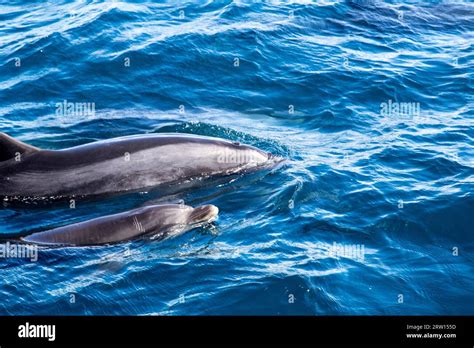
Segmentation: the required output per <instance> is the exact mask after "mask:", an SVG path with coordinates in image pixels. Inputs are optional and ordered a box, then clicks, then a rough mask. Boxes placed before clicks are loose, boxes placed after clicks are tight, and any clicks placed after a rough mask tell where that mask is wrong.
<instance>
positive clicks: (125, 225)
mask: <svg viewBox="0 0 474 348" xmlns="http://www.w3.org/2000/svg"><path fill="white" fill-rule="evenodd" d="M218 213H219V209H218V208H217V207H216V206H214V205H203V206H200V207H196V208H193V207H190V206H187V205H184V204H164V205H153V206H147V207H143V208H138V209H135V210H131V211H128V212H124V213H120V214H115V215H109V216H104V217H100V218H97V219H93V220H89V221H85V222H80V223H77V224H73V225H68V226H64V227H59V228H55V229H53V230H49V231H44V232H37V233H33V234H31V235H29V236H26V237H22V238H20V239H21V240H22V241H23V242H26V243H32V244H39V245H49V246H88V245H104V244H114V243H119V242H123V241H128V240H132V239H136V238H142V237H150V238H153V239H159V240H161V239H165V238H170V237H175V236H177V235H180V234H182V233H184V232H186V231H188V230H190V229H192V228H195V227H197V226H199V225H202V224H204V223H207V222H211V221H213V220H214V219H216V217H217V214H218Z"/></svg>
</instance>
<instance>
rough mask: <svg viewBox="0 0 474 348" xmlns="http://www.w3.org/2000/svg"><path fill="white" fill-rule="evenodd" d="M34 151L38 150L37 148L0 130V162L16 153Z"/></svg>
mask: <svg viewBox="0 0 474 348" xmlns="http://www.w3.org/2000/svg"><path fill="white" fill-rule="evenodd" d="M35 151H39V149H38V148H36V147H34V146H31V145H28V144H25V143H22V142H21V141H19V140H16V139H14V138H12V137H11V136H9V135H7V134H5V133H2V132H0V162H3V161H7V160H9V159H12V158H14V157H15V156H16V155H17V154H18V153H20V154H26V153H31V152H35Z"/></svg>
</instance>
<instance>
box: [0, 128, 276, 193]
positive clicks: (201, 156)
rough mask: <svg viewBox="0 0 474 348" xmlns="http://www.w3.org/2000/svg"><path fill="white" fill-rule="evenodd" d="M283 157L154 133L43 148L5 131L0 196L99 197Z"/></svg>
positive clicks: (263, 164) (265, 163) (0, 155)
mask: <svg viewBox="0 0 474 348" xmlns="http://www.w3.org/2000/svg"><path fill="white" fill-rule="evenodd" d="M280 160H281V158H278V157H275V156H273V155H272V154H269V153H267V152H264V151H261V150H259V149H257V148H255V147H252V146H248V145H243V144H240V143H237V142H231V141H227V140H224V139H218V138H211V137H204V136H196V135H190V134H180V133H175V134H150V135H139V136H128V137H122V138H115V139H111V140H105V141H98V142H94V143H90V144H85V145H80V146H76V147H72V148H68V149H64V150H55V151H53V150H42V149H39V148H36V147H33V146H30V145H27V144H25V143H22V142H20V141H18V140H16V139H14V138H12V137H10V136H8V135H6V134H4V133H0V197H3V198H4V199H5V198H6V199H9V198H11V199H13V200H15V199H19V200H22V199H25V198H56V199H57V198H63V197H71V196H82V197H84V196H94V195H102V194H113V193H120V192H127V191H138V190H145V189H150V188H153V187H156V186H159V185H162V184H172V183H180V182H190V181H193V180H194V179H202V178H208V177H214V176H223V175H231V174H238V173H243V172H247V171H251V170H255V169H259V168H262V167H266V166H269V165H272V164H275V163H277V162H279V161H280Z"/></svg>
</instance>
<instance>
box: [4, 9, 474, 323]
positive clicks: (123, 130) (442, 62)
mask: <svg viewBox="0 0 474 348" xmlns="http://www.w3.org/2000/svg"><path fill="white" fill-rule="evenodd" d="M473 42H474V6H473V4H472V3H469V2H465V3H462V2H454V1H446V2H424V3H417V2H413V1H410V2H407V3H401V2H396V3H384V2H378V1H361V2H342V1H317V2H310V1H295V2H275V1H271V2H270V1H267V2H253V1H252V2H251V1H236V2H231V1H215V2H211V1H206V2H174V1H173V2H161V3H148V2H96V1H93V2H90V1H74V2H59V1H52V2H43V3H40V2H35V3H31V2H28V1H2V2H1V5H0V131H2V132H6V133H8V134H10V135H12V136H14V137H17V138H18V139H20V140H22V141H25V142H27V143H30V144H32V145H35V146H38V147H41V148H45V149H62V148H67V147H71V146H75V145H79V144H84V143H89V142H92V141H96V140H101V139H109V138H113V137H119V136H125V135H131V134H145V133H161V132H184V133H193V134H200V135H208V136H215V137H221V138H226V139H231V140H236V141H240V142H243V143H247V144H250V145H254V146H257V147H259V148H261V149H264V150H266V151H271V152H273V153H276V154H278V155H280V156H284V157H286V158H288V161H287V163H286V164H285V165H283V166H282V167H280V168H277V169H275V170H272V171H265V172H261V173H255V174H252V175H248V176H244V177H238V178H232V180H228V181H224V182H219V183H215V184H214V185H205V186H203V187H200V188H196V189H192V190H187V191H185V192H178V193H173V194H168V195H164V196H162V195H156V194H155V193H153V192H148V193H136V194H129V195H124V196H116V197H111V198H107V199H103V200H95V201H86V200H80V201H78V202H77V203H76V208H75V209H70V206H69V203H68V202H65V203H56V204H38V203H35V204H33V203H31V204H29V205H28V204H26V205H23V206H17V207H13V206H10V205H8V204H6V205H4V206H2V207H1V208H0V233H8V234H10V233H20V232H24V231H30V230H43V229H49V228H52V227H57V226H60V225H66V224H71V223H74V222H78V221H83V220H88V219H91V218H95V217H98V216H103V215H108V214H112V213H117V212H122V211H125V210H128V209H133V208H136V207H138V206H141V205H144V204H150V202H152V203H157V202H178V201H180V200H184V201H185V202H186V203H187V204H190V205H199V204H208V203H209V204H215V205H216V206H218V207H219V208H220V217H219V219H218V221H217V222H216V223H215V224H214V226H209V227H205V228H200V229H196V230H193V231H191V232H189V233H187V234H184V235H182V236H180V237H177V238H175V239H169V240H166V241H163V242H150V241H141V242H139V241H135V242H130V243H123V244H118V245H113V246H101V247H87V248H53V249H41V250H40V251H39V258H38V261H37V262H30V261H29V260H25V259H13V258H8V259H1V260H0V274H1V276H0V314H7V315H20V314H35V315H36V314H37V315H40V314H50V315H73V314H79V315H101V314H105V315H119V314H120V315H157V314H158V315H219V314H225V315H242V314H243V315H256V314H269V315H288V314H297V315H348V314H362V315H386V314H393V315H412V314H434V315H439V314H444V315H453V314H470V315H473V314H474V262H473V261H474V255H473V253H474V228H473V226H474V196H473V191H474V190H473V189H474V117H473V116H474V115H473V95H474V93H473V92H474V86H473V80H472V79H473V74H474V64H473V61H474V54H473V52H474V51H473ZM65 101H66V102H72V103H94V111H95V112H94V113H89V114H84V115H79V114H74V115H73V114H71V115H70V114H67V113H60V112H58V104H60V103H64V102H65ZM401 103H410V104H404V105H410V107H411V106H413V108H411V109H410V110H408V112H399V111H397V110H396V109H394V108H393V105H398V106H400V105H402V104H401ZM387 105H391V106H390V110H389V111H387ZM400 107H401V106H400ZM344 247H345V249H344ZM343 250H344V252H343ZM351 250H356V251H359V252H358V253H352V254H351Z"/></svg>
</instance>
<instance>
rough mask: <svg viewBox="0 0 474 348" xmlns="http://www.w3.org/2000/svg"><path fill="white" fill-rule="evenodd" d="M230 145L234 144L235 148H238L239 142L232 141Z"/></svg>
mask: <svg viewBox="0 0 474 348" xmlns="http://www.w3.org/2000/svg"><path fill="white" fill-rule="evenodd" d="M232 144H234V145H235V146H240V142H238V141H234V142H233V143H232Z"/></svg>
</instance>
